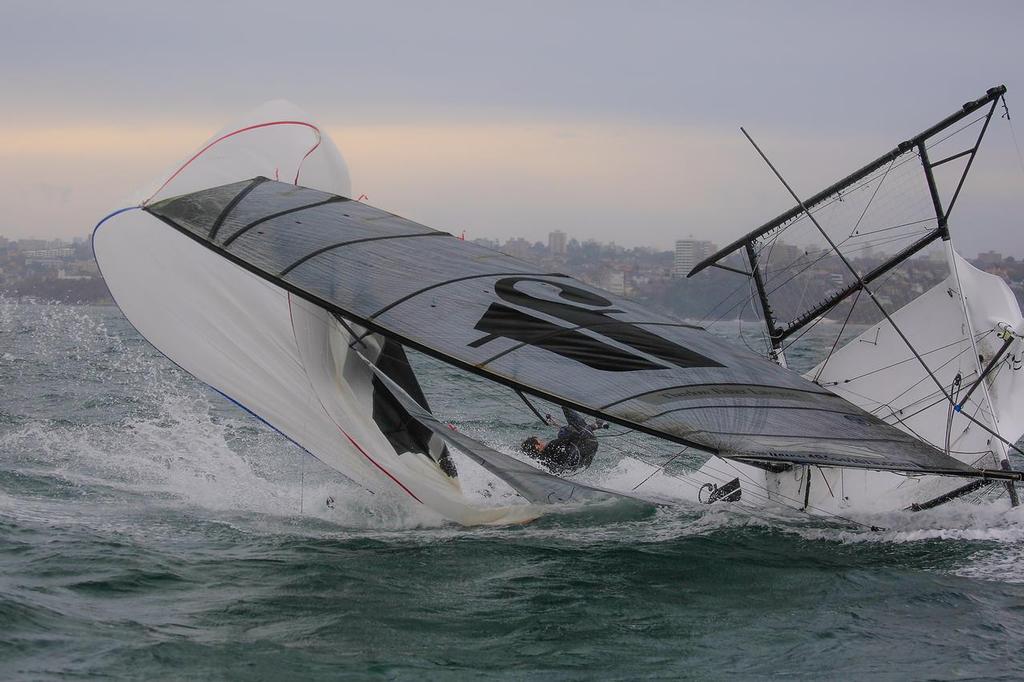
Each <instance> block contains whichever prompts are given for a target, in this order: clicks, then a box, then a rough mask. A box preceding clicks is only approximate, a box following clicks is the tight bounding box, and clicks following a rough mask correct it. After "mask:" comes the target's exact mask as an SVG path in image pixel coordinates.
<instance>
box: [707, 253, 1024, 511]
mask: <svg viewBox="0 0 1024 682" xmlns="http://www.w3.org/2000/svg"><path fill="white" fill-rule="evenodd" d="M951 258H954V259H955V263H956V271H957V273H958V274H959V280H960V286H961V287H962V289H963V295H964V298H965V299H966V309H967V312H968V314H969V315H970V324H969V325H968V323H967V320H966V319H965V317H964V307H965V306H964V303H963V302H961V300H960V291H959V289H958V288H957V285H956V276H955V275H954V274H952V273H951V274H950V275H949V276H948V277H947V278H946V279H945V280H943V281H942V282H941V283H939V284H938V285H936V286H935V287H933V288H932V289H930V290H928V291H926V292H925V293H924V294H922V295H921V296H919V297H918V298H916V299H914V300H913V301H911V302H910V303H908V304H907V305H905V306H904V307H903V308H901V309H899V310H897V311H896V312H894V313H893V314H892V318H893V320H894V321H895V323H896V324H897V325H898V326H899V328H900V329H901V330H902V331H903V333H904V334H906V336H907V338H908V339H909V340H910V341H911V343H912V344H913V345H914V347H915V348H916V349H917V350H918V351H919V352H920V353H921V354H922V356H923V357H924V359H925V361H926V362H927V364H928V367H929V368H930V369H931V370H932V372H933V373H934V374H935V376H936V377H937V378H938V380H939V381H940V382H941V383H942V384H943V386H945V388H946V390H947V391H950V389H951V388H952V385H953V380H954V378H955V377H956V375H957V374H958V373H959V374H960V376H961V388H960V390H959V397H960V400H962V399H963V397H964V396H965V395H966V394H967V392H968V390H970V387H971V386H972V385H973V384H974V383H975V382H976V381H977V379H978V375H979V368H980V370H982V371H983V370H984V368H985V367H986V366H987V365H988V362H989V360H990V359H991V358H992V357H993V356H994V355H995V354H996V353H997V352H998V351H999V349H1000V347H1001V346H1002V345H1003V339H1002V338H1000V333H1001V332H1003V330H1004V329H1009V330H1010V331H1011V332H1013V333H1014V334H1015V335H1016V337H1017V338H1016V339H1015V340H1014V341H1013V343H1012V344H1011V345H1010V346H1009V348H1008V349H1007V350H1006V352H1005V353H1004V354H1003V355H1002V356H1001V359H1000V360H999V361H998V363H997V364H996V366H995V367H994V368H993V370H992V371H991V372H990V373H989V375H988V376H987V377H986V378H985V386H986V387H987V392H986V391H983V390H982V389H981V387H980V386H979V387H978V389H977V390H976V391H975V392H974V393H973V394H972V396H971V399H970V401H969V402H968V403H967V404H966V405H965V406H964V408H963V409H964V411H965V412H967V413H968V414H970V415H971V416H972V417H974V418H975V419H978V420H979V421H981V422H982V423H984V424H985V425H986V426H988V427H989V428H991V429H993V430H996V431H998V433H999V434H1000V435H1001V436H1002V437H1003V438H1006V439H1007V440H1008V441H1010V442H1015V441H1016V440H1017V439H1018V438H1020V436H1021V434H1022V433H1024V410H1022V409H1021V405H1022V404H1024V368H1022V360H1024V341H1022V340H1021V338H1020V337H1021V335H1022V332H1024V317H1022V315H1021V311H1020V307H1019V306H1018V304H1017V300H1016V298H1015V297H1014V295H1013V292H1012V291H1010V289H1009V287H1008V286H1007V285H1006V283H1005V282H1004V281H1003V280H1002V279H1000V278H999V277H996V276H995V275H990V274H988V273H985V272H982V271H981V270H979V269H977V268H975V267H974V266H972V265H971V264H970V263H968V262H967V261H965V260H964V259H963V258H961V257H960V256H959V255H958V254H956V253H955V252H953V253H952V254H951ZM971 329H973V331H974V335H975V337H976V339H975V344H972V343H971V331H970V330H971ZM975 347H976V348H977V351H978V354H979V355H981V360H980V362H979V359H978V358H977V357H975V355H974V352H975ZM805 376H806V377H807V378H809V379H816V380H817V381H818V382H819V383H820V384H821V385H822V386H824V387H825V388H828V389H829V390H831V391H833V392H834V393H836V394H838V395H839V396H841V397H843V398H845V399H846V400H849V401H850V402H852V403H854V404H855V405H858V406H859V407H862V408H863V409H865V410H867V411H868V412H872V413H873V414H875V415H877V416H879V417H881V418H883V419H884V420H885V421H887V422H889V423H890V424H893V425H894V426H896V427H898V428H900V429H903V430H904V431H906V432H907V433H910V434H912V435H914V436H915V437H917V438H919V439H921V440H924V441H926V442H929V443H931V444H932V445H935V446H936V447H939V448H943V449H944V448H945V441H946V429H947V425H948V426H949V427H950V429H949V435H950V442H949V447H950V455H951V456H953V457H955V458H957V459H959V460H961V461H963V462H966V463H969V464H973V465H977V466H979V467H984V468H998V467H999V466H1000V461H1001V459H1002V457H1003V455H1004V453H1005V446H1003V445H1002V443H1001V442H1000V441H999V440H998V439H996V438H993V437H992V436H991V435H990V434H989V433H987V432H986V431H985V430H984V429H982V428H980V427H979V426H977V425H975V424H972V423H971V422H970V421H969V420H968V419H966V418H965V417H964V416H963V415H962V414H957V413H955V412H954V413H953V416H952V420H951V421H949V419H948V418H949V415H950V409H949V402H948V401H947V400H946V399H945V398H944V397H943V396H942V395H941V394H940V393H939V392H938V389H937V388H936V386H935V384H934V382H933V381H932V380H931V378H930V377H929V376H928V374H927V372H925V370H924V368H923V367H922V366H921V364H920V362H918V360H917V359H916V358H915V357H914V355H913V354H912V353H911V351H910V350H909V349H908V348H907V345H906V343H905V342H904V341H903V340H902V339H900V337H899V336H898V335H897V334H896V332H895V331H894V330H893V328H892V326H891V325H890V324H889V323H888V322H887V321H885V320H882V321H881V322H879V323H878V324H876V325H874V326H872V327H870V328H868V329H866V330H865V331H863V332H862V333H860V334H859V335H858V336H857V337H856V338H854V339H852V340H851V341H849V342H847V343H846V344H845V345H843V346H841V347H840V348H839V349H837V350H836V351H835V352H834V353H832V355H831V356H830V357H829V358H828V360H827V361H824V362H822V363H821V364H819V365H818V366H817V367H815V368H814V369H812V370H810V371H809V372H807V374H806V375H805ZM953 392H954V393H956V390H955V389H953ZM947 422H949V423H948V424H947ZM997 426H998V428H997ZM736 476H738V477H739V478H740V480H741V485H742V486H743V488H744V491H745V496H744V498H743V499H744V501H746V502H750V503H753V504H758V503H759V502H760V503H765V502H768V501H769V500H771V501H774V502H776V503H781V504H785V505H787V506H790V507H797V508H800V507H803V505H804V503H805V501H806V504H807V508H808V510H809V511H812V512H815V511H822V512H829V513H842V512H843V511H845V510H860V511H871V512H882V511H891V510H899V509H904V508H906V507H908V506H909V505H911V504H913V503H921V502H925V501H927V500H930V499H932V498H935V497H937V496H938V495H941V494H943V493H945V492H948V491H950V490H953V489H955V488H958V487H960V486H962V485H964V483H965V481H964V480H963V479H958V478H955V477H944V476H913V477H907V476H899V475H896V474H892V473H887V472H880V471H857V470H852V469H829V468H817V467H811V468H808V467H794V468H793V469H792V470H790V471H786V472H782V473H778V474H773V473H768V472H765V471H764V470H761V469H757V468H755V467H750V466H747V465H744V464H738V463H730V462H727V461H724V460H721V459H719V458H712V459H711V460H709V462H708V463H707V464H706V465H705V466H704V467H703V468H702V469H701V471H700V472H699V473H698V474H697V478H698V479H699V480H701V481H702V482H703V481H707V482H709V483H717V484H719V485H721V484H722V483H724V482H726V481H728V480H731V479H732V478H733V477H736ZM808 476H809V477H810V483H811V486H810V493H809V494H806V493H807V491H806V483H807V477H808ZM748 491H749V492H750V493H752V494H746V493H747V492H748Z"/></svg>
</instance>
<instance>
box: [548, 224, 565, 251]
mask: <svg viewBox="0 0 1024 682" xmlns="http://www.w3.org/2000/svg"><path fill="white" fill-rule="evenodd" d="M566 243H567V237H566V234H565V232H562V231H561V230H555V231H554V232H551V233H549V234H548V253H550V254H551V255H552V256H564V255H565V253H566Z"/></svg>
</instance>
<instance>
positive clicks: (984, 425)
mask: <svg viewBox="0 0 1024 682" xmlns="http://www.w3.org/2000/svg"><path fill="white" fill-rule="evenodd" d="M1005 92H1006V88H1005V87H1003V86H1000V87H996V88H992V89H990V90H989V91H988V92H986V94H985V95H984V96H983V97H981V98H979V99H977V100H973V101H970V102H968V103H966V104H964V105H963V106H962V107H961V108H960V109H959V110H958V111H956V112H954V113H953V114H951V115H950V116H948V117H946V118H945V119H943V120H942V121H940V122H938V123H936V124H935V125H933V126H932V127H930V128H928V129H927V130H925V131H924V132H922V133H920V134H919V135H916V136H914V137H913V138H911V139H909V140H907V141H905V142H902V143H900V144H899V145H897V146H896V147H895V148H894V149H892V150H891V151H889V152H887V153H886V154H883V155H882V156H880V157H879V158H877V159H875V160H874V161H872V162H871V163H869V164H867V165H865V166H864V167H862V168H861V169H859V170H857V171H855V172H854V173H852V174H850V175H849V176H847V177H845V178H843V179H841V180H839V181H837V182H835V183H833V184H832V185H830V186H829V187H827V188H826V189H824V190H822V191H820V192H818V193H816V194H815V195H813V196H812V197H809V198H808V199H806V200H805V201H802V202H800V203H799V204H798V205H796V206H794V207H793V208H792V209H790V210H789V211H786V212H785V213H783V214H782V215H780V216H778V217H776V218H774V219H773V220H770V221H768V222H767V223H765V224H764V225H762V226H761V227H759V228H758V229H756V230H754V231H752V232H750V233H748V234H746V235H744V236H743V237H741V238H739V239H737V240H736V241H735V242H733V243H731V244H729V245H728V246H726V247H724V248H723V249H721V250H720V251H718V252H717V253H715V254H712V255H710V256H709V257H707V258H706V259H705V260H703V261H702V262H700V263H698V264H697V265H696V266H695V267H694V268H693V270H692V271H691V272H690V273H689V276H694V275H696V274H698V273H700V272H702V271H705V270H706V269H709V268H717V269H719V270H720V271H725V272H727V273H729V276H730V277H731V278H733V279H735V280H737V281H741V282H744V281H745V282H747V283H748V284H749V287H746V286H745V287H742V294H741V296H746V297H747V298H749V300H750V301H751V302H752V303H753V307H754V309H756V310H757V312H758V318H759V321H760V322H761V323H762V324H763V325H764V331H765V339H766V347H765V354H766V356H768V357H770V358H772V359H773V360H774V361H776V362H778V363H779V364H781V365H785V364H787V355H790V356H792V354H793V353H797V352H799V351H800V345H799V341H800V339H801V338H802V337H804V335H805V334H807V333H808V332H809V331H811V330H812V329H814V328H815V327H818V333H819V334H822V335H823V336H824V337H825V338H827V339H828V342H829V344H830V347H828V348H827V352H825V350H824V349H823V350H822V352H821V353H820V355H824V356H825V357H824V359H822V360H821V361H820V362H818V363H817V364H816V366H814V367H813V368H811V369H810V370H809V371H807V372H806V373H805V375H804V376H805V378H807V379H808V380H810V381H812V382H813V383H814V384H815V385H817V386H820V387H821V388H824V389H827V390H828V391H830V392H831V393H833V394H835V395H837V396H840V397H842V398H843V399H844V400H846V401H848V402H849V403H852V404H855V405H857V406H859V407H861V408H863V409H864V410H865V411H866V412H868V413H870V414H872V415H873V416H875V417H877V418H879V419H881V420H883V421H885V422H886V423H888V424H890V425H892V426H894V427H895V428H897V429H899V430H901V431H903V432H904V433H906V434H907V435H908V436H911V437H913V438H914V439H915V440H917V441H918V442H920V443H926V444H928V445H931V446H933V447H935V448H936V449H939V450H942V451H943V452H944V453H945V454H947V455H949V456H950V457H952V458H954V459H957V460H959V461H961V462H963V463H965V464H968V465H970V466H972V467H982V468H986V467H987V468H1002V469H1010V468H1011V467H1010V458H1009V456H1010V453H1011V452H1012V451H1013V450H1014V449H1015V446H1014V445H1013V444H1014V443H1015V442H1016V441H1017V440H1018V439H1019V438H1020V436H1021V434H1022V433H1024V372H1022V371H1021V362H1020V358H1021V357H1022V351H1024V345H1022V340H1021V337H1022V335H1024V318H1022V316H1021V311H1020V308H1019V306H1018V304H1017V301H1016V299H1015V297H1014V295H1013V293H1012V291H1011V290H1010V289H1009V287H1008V286H1007V285H1006V283H1005V282H1003V281H1002V280H1001V279H1000V278H999V277H996V276H994V275H990V274H987V273H985V272H982V271H980V270H978V269H977V268H975V267H974V266H972V265H971V264H970V263H968V262H967V261H966V260H964V259H963V258H962V257H961V256H960V255H959V253H957V251H956V249H955V247H954V245H953V236H954V234H955V230H954V229H952V228H951V227H950V215H951V213H952V210H953V207H954V205H955V204H956V201H957V199H958V197H959V196H960V193H961V190H962V189H963V187H964V185H965V180H966V178H967V175H968V172H969V171H970V169H971V167H972V164H973V162H974V160H975V157H976V155H977V154H978V151H979V149H980V146H981V143H982V140H983V138H984V136H985V133H986V131H988V129H989V124H990V122H991V121H992V118H993V114H994V113H995V112H996V107H997V105H998V104H1000V102H1001V101H1002V102H1003V104H1004V106H1005V102H1004V101H1003V99H1002V98H1003V96H1004V94H1005ZM928 279H931V280H932V281H933V282H935V280H936V279H937V280H938V281H937V282H935V283H934V284H932V285H931V286H930V287H928V288H926V287H925V286H922V282H923V281H927V280H928ZM808 290H811V291H815V292H818V294H817V296H813V295H812V296H808V295H807V291H808ZM821 292H824V295H822V293H821ZM868 294H870V295H871V298H872V300H869V295H868ZM911 294H912V295H911ZM878 303H882V305H881V307H880V306H878V305H877V304H878ZM897 303H898V304H899V305H897ZM880 308H891V309H892V311H891V312H889V310H882V309H880ZM829 316H830V317H831V320H830V319H828V318H829ZM851 321H852V322H854V323H856V322H860V323H861V325H860V329H859V330H858V332H857V333H850V330H851V328H852V325H851ZM820 355H819V357H820ZM723 469H725V470H723ZM696 477H697V478H698V480H700V481H701V483H703V484H706V485H709V486H712V487H717V486H719V485H724V484H725V483H727V482H728V481H729V480H731V479H733V478H734V477H739V478H740V480H742V481H745V482H746V483H747V484H748V485H750V486H756V487H758V488H760V489H763V490H764V491H765V496H764V497H762V498H760V500H755V499H754V498H748V500H747V502H748V503H752V504H757V503H758V502H761V503H765V504H767V503H775V504H779V503H781V504H786V505H787V506H794V507H797V508H802V509H807V510H808V511H812V512H813V511H817V512H822V513H840V512H844V511H845V510H849V509H860V510H870V511H885V510H891V509H913V510H921V509H927V508H931V507H934V506H938V505H940V504H944V503H947V502H950V501H952V500H956V499H968V500H972V499H981V498H989V497H991V496H993V495H1000V494H1002V495H1003V496H1004V497H1006V499H1008V500H1010V501H1011V503H1012V504H1013V505H1016V504H1017V492H1016V489H1015V488H1014V486H1013V484H1012V482H1011V483H1007V484H1002V483H998V484H997V483H993V482H992V481H985V480H979V481H973V482H964V481H957V480H955V479H950V478H941V477H936V476H929V475H911V476H907V475H905V474H904V475H896V474H893V473H883V472H878V471H854V470H852V469H850V468H848V467H841V466H840V467H828V468H826V467H818V466H800V467H794V468H792V469H791V470H788V471H784V472H783V471H770V470H769V471H766V470H764V469H763V468H762V469H757V468H753V467H749V466H744V465H742V464H740V465H734V466H729V467H725V468H723V467H722V465H721V461H718V462H715V461H714V460H712V461H710V462H709V463H708V464H707V465H705V467H704V468H703V469H702V470H701V471H700V472H699V473H698V474H697V475H696Z"/></svg>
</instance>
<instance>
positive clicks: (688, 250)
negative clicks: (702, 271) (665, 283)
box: [672, 236, 718, 277]
mask: <svg viewBox="0 0 1024 682" xmlns="http://www.w3.org/2000/svg"><path fill="white" fill-rule="evenodd" d="M717 250H718V247H716V246H715V245H714V244H712V243H711V242H707V241H702V240H699V239H693V238H692V236H691V238H690V239H680V240H679V241H677V242H676V256H675V259H674V260H673V261H672V276H673V277H686V275H688V274H689V273H690V270H692V269H693V266H695V265H696V264H697V263H699V262H701V261H702V260H704V259H705V258H707V257H708V256H710V255H711V254H713V253H714V252H715V251H717Z"/></svg>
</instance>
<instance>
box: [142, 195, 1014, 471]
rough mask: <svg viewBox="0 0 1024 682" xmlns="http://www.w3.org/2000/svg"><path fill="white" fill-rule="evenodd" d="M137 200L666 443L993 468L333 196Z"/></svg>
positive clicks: (702, 338)
mask: <svg viewBox="0 0 1024 682" xmlns="http://www.w3.org/2000/svg"><path fill="white" fill-rule="evenodd" d="M144 210H145V211H146V212H147V213H149V214H151V215H152V216H155V217H157V218H159V219H160V220H161V221H163V223H165V224H166V226H169V227H170V228H173V229H174V231H175V233H176V234H177V235H179V236H182V237H187V238H188V239H190V240H192V241H194V242H196V243H198V244H200V245H202V246H203V247H205V248H206V249H208V250H209V251H210V252H212V253H214V254H217V255H218V256H220V257H223V258H224V259H226V260H227V261H230V262H231V263H233V264H235V265H237V266H240V267H241V268H244V269H245V270H247V271H248V272H249V273H252V274H254V275H256V276H258V277H259V278H262V279H263V280H264V281H266V282H268V283H271V284H272V285H274V286H276V287H280V288H281V289H283V290H286V291H288V292H290V293H291V294H293V295H294V296H295V297H297V298H301V299H304V300H305V301H308V302H309V303H311V304H313V305H315V306H317V307H320V308H323V309H324V310H327V311H331V312H332V313H335V314H336V315H339V316H342V317H343V318H345V319H349V320H352V321H353V322H355V323H357V324H359V325H362V326H364V327H365V328H366V329H368V330H370V331H372V332H377V333H379V334H381V335H382V336H384V337H387V338H391V339H394V340H396V341H398V342H400V343H402V344H403V345H406V346H408V347H411V348H415V349H418V350H420V351H423V352H425V353H427V354H429V355H432V356H434V357H437V358H439V359H441V360H444V361H446V362H448V363H450V364H453V365H455V366H458V367H461V368H463V369H465V370H467V371H470V372H474V373H476V374H479V375H482V376H484V377H486V378H489V379H491V380H494V381H497V382H500V383H503V384H506V385H508V386H512V387H514V388H518V389H521V390H524V391H526V392H529V393H532V394H534V395H537V396H540V397H542V398H545V399H549V400H552V401H553V402H556V403H558V404H562V405H566V406H569V407H574V408H576V409H579V410H581V411H584V412H588V413H590V414H593V415H597V416H601V417H604V418H606V419H609V420H610V421H614V422H617V423H620V424H623V425H626V426H629V427H631V428H635V429H637V430H640V431H644V432H646V433H649V434H652V435H656V436H659V437H662V438H666V439H668V440H673V441H676V442H679V443H682V444H685V445H691V446H695V447H698V448H701V449H703V450H705V451H708V452H712V453H716V454H720V455H722V456H725V457H731V458H734V459H740V460H759V461H775V462H784V463H809V464H817V465H822V466H843V467H855V468H866V469H878V470H894V471H903V472H908V471H909V472H918V473H925V472H930V473H940V474H953V475H961V476H974V475H991V476H999V475H1000V474H999V473H998V472H981V471H979V470H976V469H973V468H972V467H970V466H968V465H966V464H964V463H962V462H960V461H958V460H956V459H954V458H951V457H949V456H947V455H945V454H943V453H942V452H941V451H940V450H938V449H937V448H935V447H932V446H930V445H927V444H924V443H922V442H920V441H919V440H917V439H915V438H913V437H912V436H909V435H908V434H906V433H904V432H902V431H900V430H899V429H896V428H894V427H892V426H890V425H888V424H886V423H884V422H883V421H882V420H880V419H878V418H877V417H875V416H872V415H871V414H869V413H868V412H866V411H864V410H863V409H861V408H859V407H857V406H855V405H853V404H851V403H850V402H848V401H846V400H843V399H842V398H840V397H838V396H836V395H835V394H833V393H831V392H830V391H828V390H826V389H824V388H822V387H820V386H817V385H815V384H813V383H811V382H809V381H807V380H805V379H803V378H801V377H799V376H798V375H797V374H795V373H793V372H790V371H788V370H786V369H784V368H782V367H779V366H778V365H776V364H774V363H772V362H769V361H767V360H765V359H763V358H760V357H758V356H756V355H755V354H753V353H748V352H746V351H743V350H742V349H739V348H734V347H731V346H730V345H729V344H723V343H722V342H721V340H720V339H718V338H715V337H714V336H712V335H710V334H709V333H707V332H705V331H704V330H702V329H700V328H696V327H693V326H691V325H685V324H681V323H679V322H677V321H675V320H673V319H671V318H668V317H665V316H662V315H658V314H655V313H652V312H650V311H647V310H645V309H643V308H642V307H640V306H638V305H637V304H635V303H633V302H630V301H627V300H624V299H620V298H617V297H615V296H613V295H611V294H608V293H606V292H602V291H600V290H597V289H594V288H592V287H589V286H587V285H585V284H583V283H581V282H578V281H576V280H574V279H572V278H570V277H567V276H565V275H561V274H558V273H546V272H537V271H536V269H535V268H534V267H532V266H530V265H529V264H527V263H525V262H523V261H520V260H517V259H514V258H511V257H509V256H506V255H503V254H500V253H498V252H495V251H492V250H489V249H486V248H483V247H481V246H478V245H475V244H472V243H467V242H464V241H462V240H459V239H456V238H454V237H452V236H451V235H449V234H447V233H444V232H439V231H437V230H433V229H431V228H428V227H425V226H423V225H420V224H417V223H415V222H412V221H410V220H406V219H404V218H401V217H399V216H396V215H394V214H391V213H388V212H386V211H383V210H380V209H377V208H374V207H372V206H369V205H366V204H363V203H360V202H354V201H351V200H349V199H347V198H345V197H344V196H341V195H338V194H332V193H329V192H323V191H320V190H316V189H312V188H308V187H302V186H297V185H293V184H286V183H282V182H278V181H274V180H270V179H268V178H266V177H253V178H250V179H248V180H245V181H241V182H234V183H229V184H225V185H220V186H216V187H210V188H207V189H203V190H200V191H196V192H190V193H187V194H183V195H181V196H176V197H172V198H169V199H165V200H162V201H159V202H155V203H152V204H149V205H147V206H146V207H145V209H144ZM1006 475H1007V476H1010V474H1006ZM1014 475H1015V474H1014Z"/></svg>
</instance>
